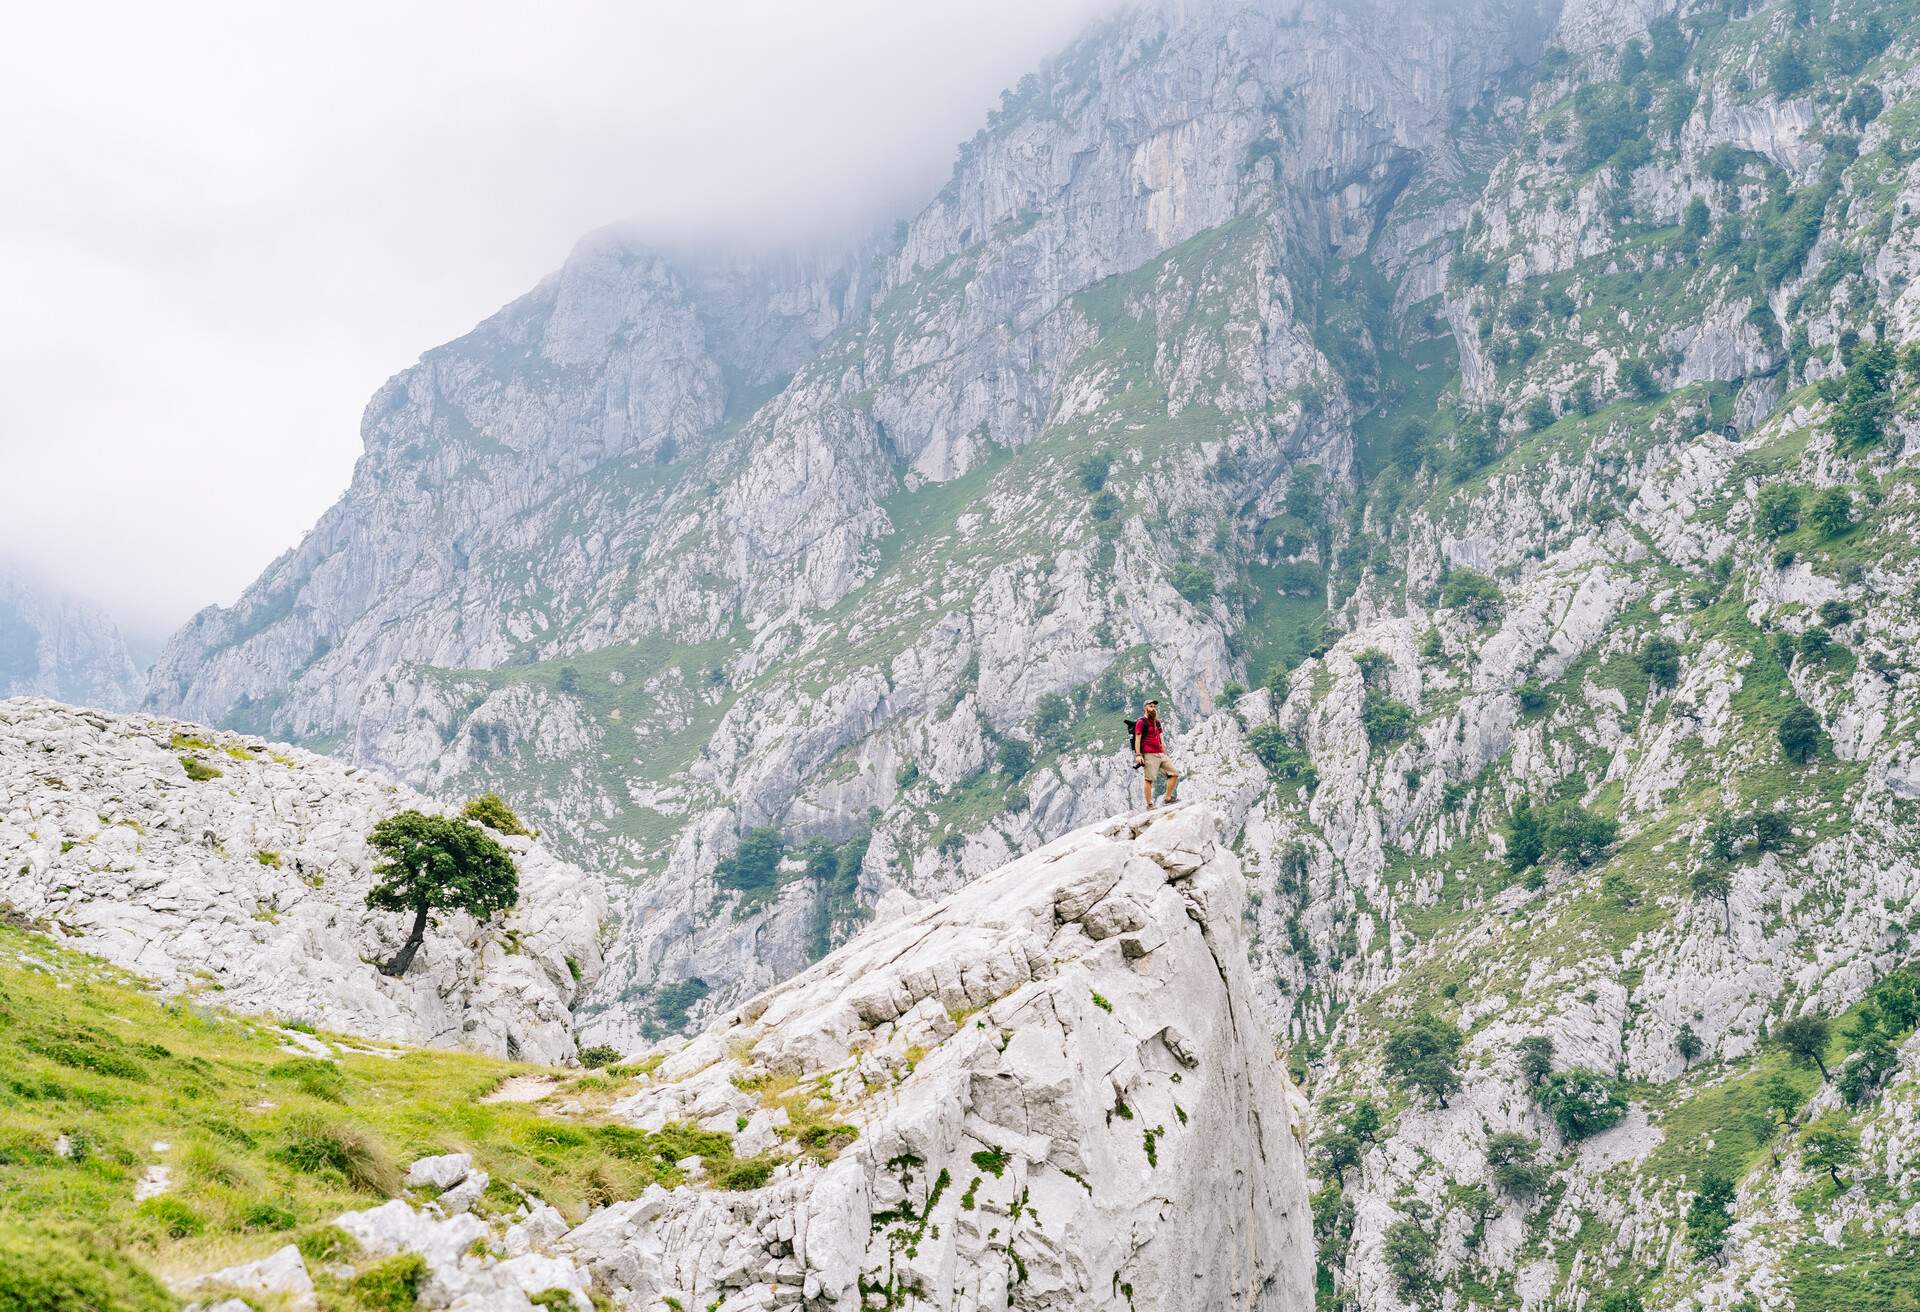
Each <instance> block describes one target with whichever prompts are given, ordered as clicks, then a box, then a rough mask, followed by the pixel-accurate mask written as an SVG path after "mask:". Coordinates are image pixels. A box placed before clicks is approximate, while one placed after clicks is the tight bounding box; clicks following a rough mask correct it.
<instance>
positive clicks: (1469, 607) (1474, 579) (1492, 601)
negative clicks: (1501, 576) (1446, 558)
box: [1440, 569, 1506, 624]
mask: <svg viewBox="0 0 1920 1312" xmlns="http://www.w3.org/2000/svg"><path fill="white" fill-rule="evenodd" d="M1440 604H1441V605H1443V606H1447V607H1450V608H1453V609H1457V610H1460V611H1463V612H1464V613H1465V614H1467V615H1468V616H1469V617H1471V618H1472V619H1474V620H1477V621H1479V622H1480V623H1482V624H1484V623H1487V622H1488V621H1490V620H1497V619H1499V618H1500V616H1501V614H1502V613H1504V612H1505V610H1506V599H1505V598H1504V597H1502V596H1501V594H1500V585H1499V584H1498V583H1495V582H1494V581H1493V580H1492V579H1490V578H1488V577H1487V576H1486V575H1485V574H1482V573H1480V572H1479V571H1478V570H1471V569H1456V570H1453V571H1451V572H1449V573H1448V575H1447V581H1446V583H1445V584H1444V585H1442V587H1441V589H1440Z"/></svg>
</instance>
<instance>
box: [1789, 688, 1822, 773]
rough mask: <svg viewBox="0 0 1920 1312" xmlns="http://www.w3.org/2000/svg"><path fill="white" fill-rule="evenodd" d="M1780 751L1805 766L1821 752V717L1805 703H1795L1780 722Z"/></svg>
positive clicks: (1790, 759) (1795, 762) (1797, 763)
mask: <svg viewBox="0 0 1920 1312" xmlns="http://www.w3.org/2000/svg"><path fill="white" fill-rule="evenodd" d="M1780 750H1781V751H1782V752H1783V753H1785V754H1786V758H1787V759H1788V760H1789V761H1792V762H1793V763H1794V764H1796V765H1805V764H1806V763H1807V762H1808V761H1811V760H1812V759H1813V758H1814V756H1815V755H1816V754H1817V753H1818V752H1819V750H1820V717H1819V716H1817V715H1815V714H1814V713H1813V708H1812V707H1810V706H1808V705H1807V704H1806V703H1805V702H1795V703H1794V704H1793V707H1792V708H1791V709H1790V710H1788V712H1787V713H1786V715H1784V716H1782V717H1781V720H1780Z"/></svg>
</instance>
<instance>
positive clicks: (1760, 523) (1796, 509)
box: [1753, 483, 1800, 538]
mask: <svg viewBox="0 0 1920 1312" xmlns="http://www.w3.org/2000/svg"><path fill="white" fill-rule="evenodd" d="M1753 523H1754V527H1755V528H1757V529H1759V530H1760V532H1761V533H1762V534H1763V535H1764V536H1766V537H1769V538H1783V537H1785V536H1786V535H1787V534H1789V533H1791V532H1793V531H1794V530H1795V529H1797V528H1799V527H1800V489H1799V488H1797V487H1794V486H1792V485H1791V484H1788V483H1769V484H1767V485H1766V486H1765V487H1763V488H1761V489H1760V499H1759V500H1758V501H1757V502H1755V503H1754V511H1753Z"/></svg>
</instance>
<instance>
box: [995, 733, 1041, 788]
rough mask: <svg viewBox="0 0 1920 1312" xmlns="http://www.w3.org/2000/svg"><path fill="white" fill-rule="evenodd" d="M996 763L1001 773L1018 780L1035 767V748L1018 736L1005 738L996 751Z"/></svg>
mask: <svg viewBox="0 0 1920 1312" xmlns="http://www.w3.org/2000/svg"><path fill="white" fill-rule="evenodd" d="M994 764H996V765H997V766H999V768H1000V773H1001V774H1004V775H1006V776H1007V778H1009V779H1011V780H1013V781H1015V782H1018V781H1019V780H1021V779H1024V778H1026V777H1027V771H1029V770H1031V769H1033V748H1032V747H1030V746H1028V745H1027V744H1026V743H1024V742H1021V741H1020V740H1019V739H1018V738H1003V739H1001V741H1000V750H999V751H997V752H995V753H994Z"/></svg>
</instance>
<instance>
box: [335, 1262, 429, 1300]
mask: <svg viewBox="0 0 1920 1312" xmlns="http://www.w3.org/2000/svg"><path fill="white" fill-rule="evenodd" d="M426 1281H427V1259H426V1258H424V1257H422V1256H420V1254H418V1253H397V1254H395V1255H394V1256H392V1257H389V1258H387V1259H386V1260H385V1261H381V1262H375V1263H374V1264H373V1265H372V1266H370V1267H368V1268H367V1269H366V1270H364V1271H362V1272H361V1273H360V1274H359V1275H357V1276H355V1277H354V1278H353V1280H352V1281H351V1282H350V1283H349V1284H348V1285H347V1292H348V1293H349V1294H351V1295H352V1296H353V1298H354V1301H355V1302H357V1303H359V1304H360V1306H361V1307H363V1308H366V1309H367V1310H368V1312H413V1309H414V1308H415V1307H416V1306H417V1305H418V1304H419V1300H420V1286H422V1285H424V1284H425V1283H426Z"/></svg>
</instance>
